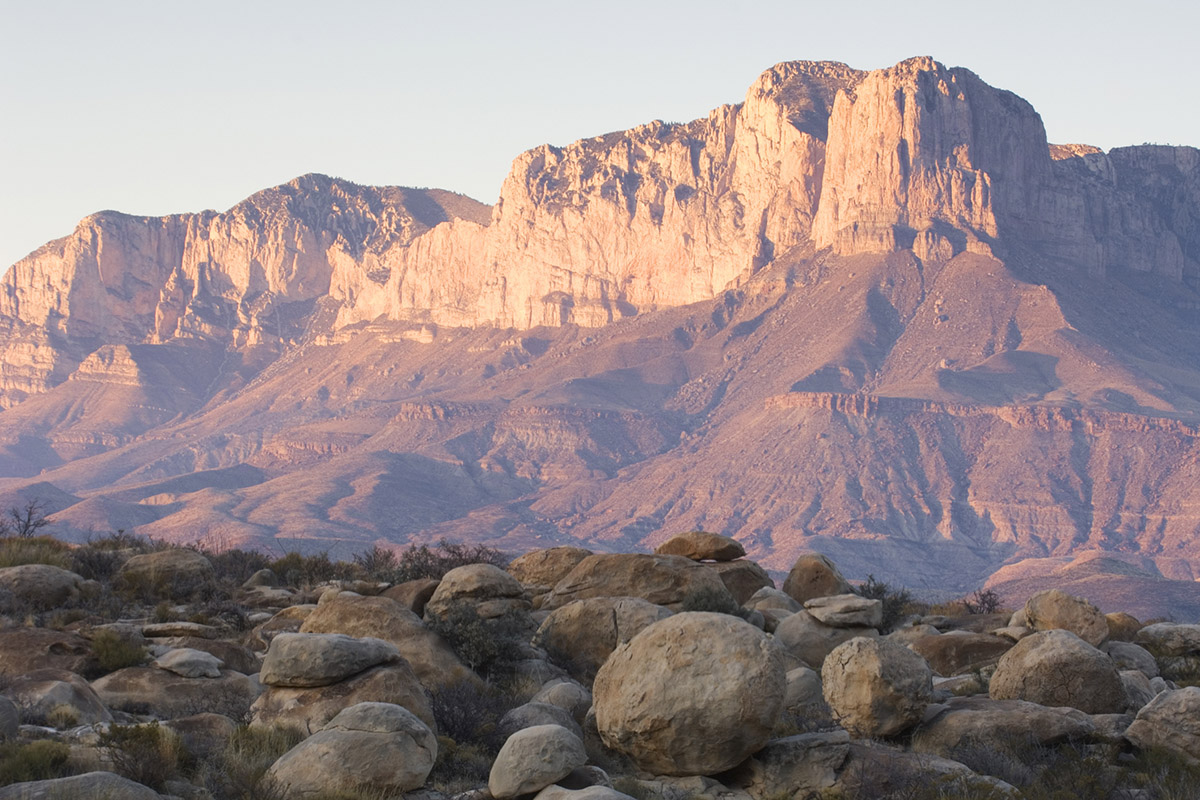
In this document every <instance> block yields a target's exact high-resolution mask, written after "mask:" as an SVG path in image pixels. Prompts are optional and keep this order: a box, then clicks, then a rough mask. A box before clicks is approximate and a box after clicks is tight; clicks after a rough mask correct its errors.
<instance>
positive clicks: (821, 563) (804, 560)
mask: <svg viewBox="0 0 1200 800" xmlns="http://www.w3.org/2000/svg"><path fill="white" fill-rule="evenodd" d="M783 591H784V592H786V593H787V594H789V595H791V596H792V597H793V598H795V599H796V600H797V601H798V602H801V603H803V602H805V601H806V600H811V599H813V598H814V597H829V596H830V595H835V594H848V593H849V592H851V591H852V590H851V588H850V583H849V581H847V580H846V579H845V578H843V577H842V573H841V572H839V571H838V568H837V567H836V566H835V565H834V563H833V562H832V561H831V560H830V559H829V558H828V557H827V556H823V555H821V554H820V553H805V554H804V555H802V556H800V557H799V558H797V559H796V563H795V564H793V565H792V571H791V572H789V573H788V576H787V579H786V580H785V581H784V582H783Z"/></svg>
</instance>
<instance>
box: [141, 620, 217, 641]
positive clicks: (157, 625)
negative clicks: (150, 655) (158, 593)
mask: <svg viewBox="0 0 1200 800" xmlns="http://www.w3.org/2000/svg"><path fill="white" fill-rule="evenodd" d="M142 635H143V636H145V637H146V638H147V639H171V638H180V637H190V638H193V639H216V638H217V637H218V636H220V635H221V631H220V629H219V628H216V627H214V626H212V625H205V624H204V623H202V622H182V621H176V622H154V623H151V624H150V625H143V626H142Z"/></svg>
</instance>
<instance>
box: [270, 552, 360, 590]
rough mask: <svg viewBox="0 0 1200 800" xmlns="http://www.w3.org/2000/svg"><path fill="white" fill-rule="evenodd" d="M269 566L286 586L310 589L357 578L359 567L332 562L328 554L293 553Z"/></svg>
mask: <svg viewBox="0 0 1200 800" xmlns="http://www.w3.org/2000/svg"><path fill="white" fill-rule="evenodd" d="M267 566H268V567H270V569H271V571H272V572H274V573H275V574H276V575H278V576H279V579H280V580H281V581H283V583H284V584H285V585H287V586H293V587H296V588H310V587H312V586H316V585H317V584H319V583H325V582H326V581H332V580H345V579H350V578H354V577H357V567H356V566H355V565H354V564H353V563H346V562H339V561H331V560H330V558H329V553H327V552H321V553H314V554H313V555H309V556H305V555H301V554H300V553H297V552H291V553H288V554H287V555H285V556H283V557H282V558H277V559H275V560H274V561H272V562H270V563H269V564H267ZM247 577H249V576H247Z"/></svg>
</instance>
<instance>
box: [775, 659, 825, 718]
mask: <svg viewBox="0 0 1200 800" xmlns="http://www.w3.org/2000/svg"><path fill="white" fill-rule="evenodd" d="M824 701H825V693H824V691H823V690H822V688H821V675H820V673H818V672H817V671H816V670H815V669H809V668H808V667H795V668H794V669H789V670H788V671H787V691H786V693H785V694H784V696H783V707H784V708H785V709H786V710H788V711H794V710H796V709H801V708H804V707H805V706H811V705H813V704H816V703H823V702H824Z"/></svg>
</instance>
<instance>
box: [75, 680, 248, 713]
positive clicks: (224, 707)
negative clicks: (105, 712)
mask: <svg viewBox="0 0 1200 800" xmlns="http://www.w3.org/2000/svg"><path fill="white" fill-rule="evenodd" d="M92 690H93V691H95V692H96V695H97V696H99V698H100V699H101V700H102V701H103V702H104V704H105V705H106V706H108V707H109V708H111V709H113V710H120V711H133V712H135V713H145V710H147V709H148V710H149V712H150V713H152V714H155V715H157V716H159V717H162V718H164V719H171V718H174V717H186V716H191V715H192V714H198V713H200V712H203V711H211V712H214V713H217V714H224V715H225V716H229V717H235V718H238V717H241V716H243V715H244V714H245V713H246V712H247V710H249V708H250V704H251V703H253V702H254V700H255V698H257V697H258V695H259V694H260V693H261V691H262V687H261V686H260V685H259V684H258V683H257V682H255V681H251V680H250V679H249V678H247V677H246V676H245V675H242V674H241V673H240V672H232V671H230V670H222V671H221V677H219V678H184V677H181V676H179V675H176V674H175V673H173V672H167V671H166V670H163V669H155V668H154V667H126V668H125V669H120V670H117V671H116V672H112V673H109V674H108V675H105V676H104V677H102V678H97V679H96V680H94V681H92Z"/></svg>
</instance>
